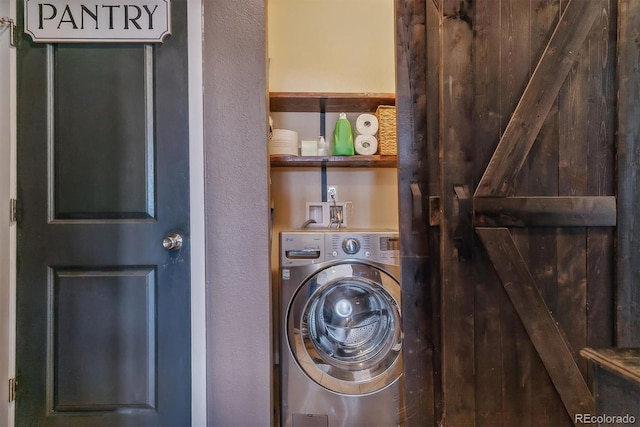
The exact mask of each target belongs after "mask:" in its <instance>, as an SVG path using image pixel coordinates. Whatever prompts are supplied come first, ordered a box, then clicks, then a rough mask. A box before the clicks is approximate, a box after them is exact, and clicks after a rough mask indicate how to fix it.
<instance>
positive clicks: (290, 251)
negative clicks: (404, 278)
mask: <svg viewBox="0 0 640 427" xmlns="http://www.w3.org/2000/svg"><path fill="white" fill-rule="evenodd" d="M334 259H365V260H369V261H374V262H381V263H385V264H396V265H397V264H399V263H400V239H399V237H398V233H394V232H389V231H363V232H350V231H335V230H331V231H329V230H327V231H307V230H305V231H302V230H300V231H288V232H284V231H283V232H281V233H280V264H281V265H283V266H296V265H307V264H315V263H318V262H323V261H331V260H334Z"/></svg>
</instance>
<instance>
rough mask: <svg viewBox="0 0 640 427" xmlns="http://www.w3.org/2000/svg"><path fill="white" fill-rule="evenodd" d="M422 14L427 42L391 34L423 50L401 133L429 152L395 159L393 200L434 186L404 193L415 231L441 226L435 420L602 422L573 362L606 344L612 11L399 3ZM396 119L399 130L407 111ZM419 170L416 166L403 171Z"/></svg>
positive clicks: (515, 0)
mask: <svg viewBox="0 0 640 427" xmlns="http://www.w3.org/2000/svg"><path fill="white" fill-rule="evenodd" d="M401 3H402V2H401ZM417 3H421V4H423V3H426V8H425V7H423V8H422V9H421V10H422V11H423V12H424V16H425V17H426V18H425V19H424V21H423V23H424V22H426V23H427V26H426V28H425V29H424V35H423V34H418V33H417V32H416V31H415V29H413V31H410V29H409V28H410V27H409V26H406V27H402V26H400V28H399V31H398V34H399V36H400V38H402V37H403V35H404V37H407V38H418V39H421V40H422V49H423V53H422V55H423V58H420V59H419V60H418V61H419V62H418V64H417V66H416V67H414V68H413V69H412V68H410V67H406V68H404V66H403V64H402V62H401V57H399V70H400V71H402V70H403V69H407V70H408V72H407V76H403V75H402V72H399V82H402V81H403V79H407V80H408V81H410V82H411V85H409V86H410V87H411V89H407V91H406V93H407V94H408V95H407V96H409V97H410V99H411V100H412V102H413V104H412V106H411V107H410V108H409V111H410V112H411V114H412V115H413V116H412V117H411V118H410V119H409V120H410V121H412V123H419V122H417V121H416V118H417V117H419V118H420V119H423V120H425V123H426V124H424V125H422V124H418V125H417V126H422V127H421V129H422V130H423V135H424V136H425V138H426V141H424V147H425V148H424V149H422V150H421V151H419V150H413V151H411V150H404V151H403V150H402V149H400V150H399V156H400V168H401V173H400V176H401V179H400V185H401V186H402V185H403V177H404V176H407V175H409V174H408V173H407V170H409V169H411V168H413V170H416V167H418V166H419V167H422V168H424V169H429V170H430V172H428V173H424V172H423V173H414V174H413V176H411V179H413V180H415V181H417V182H418V183H419V184H421V188H422V192H423V193H428V194H426V195H428V196H429V197H430V202H427V201H426V200H427V197H423V198H424V200H425V201H424V202H423V207H424V209H425V211H426V210H428V209H429V208H432V212H431V214H430V215H427V214H426V213H425V214H424V217H425V219H424V222H426V223H428V222H429V221H431V223H432V225H434V224H435V223H436V222H437V223H438V224H439V225H438V227H437V228H436V227H433V226H432V227H431V232H430V234H429V238H430V239H431V240H436V241H437V242H439V247H438V248H437V252H435V251H433V250H432V251H431V252H430V258H431V261H430V265H432V266H433V265H434V261H433V259H434V258H436V259H437V265H438V271H439V274H437V273H433V272H432V273H431V278H432V280H431V281H429V280H425V282H426V283H430V284H431V287H433V286H434V285H433V276H438V283H439V286H438V289H437V291H433V289H431V291H430V294H435V295H438V296H439V301H440V306H439V308H438V309H437V310H433V312H434V313H435V315H433V316H431V317H430V319H431V320H433V321H434V323H438V324H439V325H440V333H441V336H440V337H439V339H438V340H434V341H433V342H432V343H433V347H434V349H435V350H436V351H441V358H440V360H441V364H442V366H441V370H439V369H436V368H434V369H433V370H432V372H433V378H431V379H432V381H431V384H432V387H433V389H435V390H436V391H435V392H434V393H432V395H430V396H427V398H428V399H432V405H431V408H432V413H433V414H434V419H435V421H436V423H437V422H438V420H439V419H442V420H443V425H445V426H456V427H460V426H492V427H493V426H505V427H506V426H518V427H520V426H531V427H533V426H570V425H573V424H574V423H576V417H575V415H576V414H595V405H594V400H593V396H592V391H591V390H590V382H591V381H590V378H589V373H588V371H587V365H586V362H585V361H584V360H582V359H581V357H580V355H579V351H580V350H581V349H582V348H584V347H607V346H611V345H613V344H614V327H615V325H614V308H615V304H614V285H615V282H614V264H615V263H614V244H615V242H614V233H615V226H616V219H617V212H616V198H615V178H616V170H615V154H616V152H615V128H616V115H615V114H616V86H615V82H616V31H617V26H616V20H617V7H618V4H617V2H616V1H614V0H569V1H559V0H557V1H556V0H476V1H458V0H456V1H453V0H440V1H427V2H404V4H405V5H406V4H411V5H413V7H415V4H417ZM403 9H406V8H402V7H401V8H400V9H399V10H400V11H402V10H403ZM434 16H437V18H438V19H437V23H439V28H436V29H434V28H433V27H431V28H430V27H429V25H428V23H429V22H431V21H432V20H433V19H434V18H433V17H434ZM416 34H417V35H416ZM422 38H424V39H422ZM434 39H436V40H438V43H437V44H434V43H433V40H434ZM405 46H406V44H400V43H399V46H398V47H399V48H400V50H405V51H410V52H411V54H412V57H414V58H415V57H416V52H415V51H412V50H411V49H415V48H406V47H405ZM434 49H435V50H437V52H438V55H437V58H438V59H437V62H434V60H433V57H434V54H433V50H434ZM425 52H426V54H425ZM420 61H424V62H423V63H422V64H421V63H420ZM414 65H415V64H414ZM421 70H422V72H424V73H425V74H426V77H421V75H420V73H421ZM433 76H436V77H435V78H436V79H437V81H438V82H439V86H438V89H437V93H436V89H434V88H433V85H432V84H430V82H431V81H432V79H434V77H433ZM418 83H420V84H421V85H422V86H420V85H419V84H418ZM399 87H400V96H402V95H403V92H402V85H399ZM423 89H425V90H426V93H427V96H426V97H424V98H423V97H420V96H418V95H416V93H418V91H420V90H423ZM412 91H413V92H412ZM435 99H437V100H438V101H435ZM398 108H399V115H400V116H402V114H403V110H402V109H403V102H402V99H400V100H399V102H398ZM433 110H435V111H436V112H434V111H433ZM420 114H422V115H420ZM435 121H437V123H438V124H439V127H438V131H437V133H436V132H433V131H432V127H433V123H434V122H435ZM398 122H399V126H400V128H399V134H400V141H402V138H403V132H402V128H401V127H402V125H403V119H402V118H401V117H400V118H399V120H398ZM407 129H409V127H407ZM408 139H410V138H408ZM413 140H415V135H414V138H413ZM416 154H421V155H423V156H425V157H424V158H423V159H422V160H421V161H419V162H417V161H413V162H412V161H411V159H415V157H416ZM403 155H404V156H406V157H403ZM403 168H406V169H407V170H404V171H403V170H402V169H403ZM434 171H437V172H434ZM426 195H425V194H423V196H426ZM402 200H403V199H402V198H401V206H402V205H403V203H402ZM438 200H439V208H438V206H437V205H436V204H435V201H438ZM401 217H402V208H401ZM403 237H404V236H403ZM409 239H411V237H409ZM403 267H404V265H403ZM405 314H406V312H405ZM410 320H411V319H409V321H410ZM440 386H441V387H442V390H441V392H440V394H438V390H437V389H438V387H440ZM578 424H579V422H578Z"/></svg>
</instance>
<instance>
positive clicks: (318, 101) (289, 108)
mask: <svg viewBox="0 0 640 427" xmlns="http://www.w3.org/2000/svg"><path fill="white" fill-rule="evenodd" d="M269 104H270V106H269V109H270V111H272V112H289V113H293V112H311V113H313V112H322V111H324V112H327V113H340V112H345V113H352V112H353V113H355V112H364V113H368V112H374V111H376V108H378V106H379V105H395V104H396V97H395V94H393V93H340V92H327V93H314V92H271V93H269Z"/></svg>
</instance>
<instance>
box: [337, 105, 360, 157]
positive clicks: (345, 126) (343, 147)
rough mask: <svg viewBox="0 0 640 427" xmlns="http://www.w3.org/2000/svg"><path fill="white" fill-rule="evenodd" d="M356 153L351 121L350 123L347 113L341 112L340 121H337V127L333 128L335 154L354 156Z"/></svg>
mask: <svg viewBox="0 0 640 427" xmlns="http://www.w3.org/2000/svg"><path fill="white" fill-rule="evenodd" d="M354 154H355V149H354V145H353V133H352V132H351V123H349V120H348V119H347V115H346V114H345V113H340V117H339V118H338V121H336V127H335V129H334V130H333V155H334V156H353V155H354Z"/></svg>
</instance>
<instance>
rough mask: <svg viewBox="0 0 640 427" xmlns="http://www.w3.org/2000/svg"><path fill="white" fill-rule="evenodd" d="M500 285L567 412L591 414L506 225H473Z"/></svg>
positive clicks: (571, 363) (586, 396) (554, 325)
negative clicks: (496, 226) (493, 226)
mask: <svg viewBox="0 0 640 427" xmlns="http://www.w3.org/2000/svg"><path fill="white" fill-rule="evenodd" d="M476 233H477V234H478V236H479V237H480V240H481V241H482V244H483V246H484V247H485V249H486V251H487V254H488V255H489V259H490V260H491V263H492V264H493V267H494V268H495V270H496V272H497V273H498V276H499V277H500V281H501V282H502V284H503V286H504V289H505V290H506V292H507V295H508V296H509V299H510V300H511V303H512V304H513V306H514V308H515V310H516V311H517V313H518V315H519V317H520V319H521V320H522V324H523V326H524V328H525V329H526V331H527V334H528V335H529V338H530V339H531V342H532V343H533V345H534V347H535V349H536V351H537V352H538V354H539V355H540V359H541V360H542V363H543V364H544V366H545V368H546V370H547V372H548V373H549V376H550V377H551V381H552V382H553V384H554V386H555V388H556V390H557V391H558V394H559V395H560V399H561V400H562V403H563V404H564V406H565V408H566V409H567V412H568V413H569V415H570V416H571V420H572V421H574V420H575V417H574V415H575V414H595V413H596V408H595V402H594V399H593V396H592V395H591V392H590V391H589V387H588V386H587V384H586V382H585V380H584V378H583V377H582V374H581V372H580V369H579V368H578V365H577V364H576V361H575V359H574V357H573V355H572V353H571V350H570V348H569V345H568V344H567V342H566V340H565V338H564V336H563V335H562V332H561V331H560V329H559V328H558V324H557V323H556V321H555V320H554V318H553V316H552V315H551V312H550V311H549V309H548V307H547V305H546V303H545V301H544V298H543V297H542V295H541V294H540V291H539V290H538V287H537V285H536V283H535V280H534V278H533V277H532V276H531V273H530V272H529V269H528V268H527V264H526V262H525V260H524V259H523V258H522V255H521V254H520V252H519V251H518V248H517V247H516V244H515V242H514V240H513V237H512V236H511V233H510V232H509V230H508V229H506V228H485V227H478V228H476Z"/></svg>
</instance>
